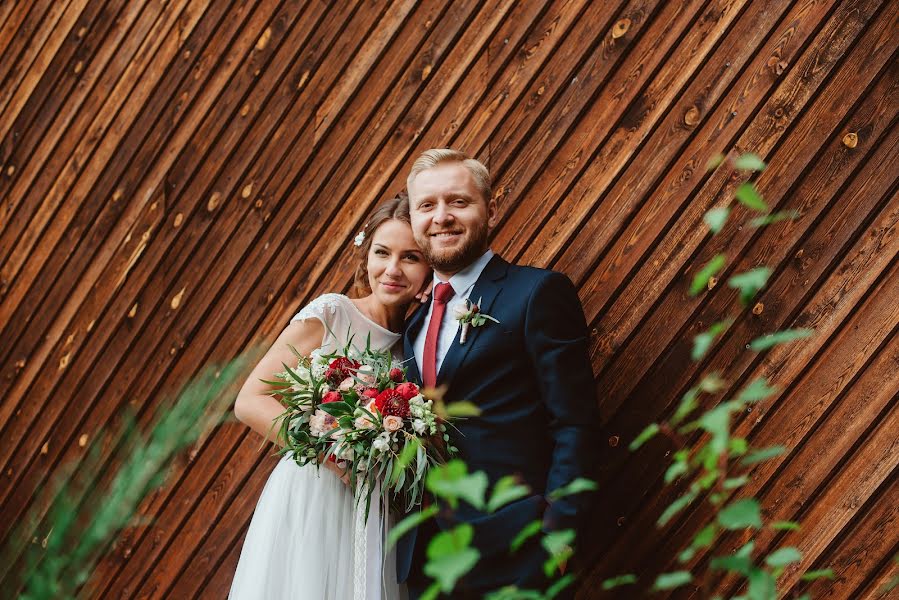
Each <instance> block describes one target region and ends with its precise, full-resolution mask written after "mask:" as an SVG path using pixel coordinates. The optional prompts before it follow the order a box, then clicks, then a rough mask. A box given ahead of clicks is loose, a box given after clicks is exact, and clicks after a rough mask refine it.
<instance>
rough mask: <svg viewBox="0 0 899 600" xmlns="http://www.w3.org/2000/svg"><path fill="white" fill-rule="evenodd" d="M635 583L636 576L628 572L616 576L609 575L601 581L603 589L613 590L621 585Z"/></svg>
mask: <svg viewBox="0 0 899 600" xmlns="http://www.w3.org/2000/svg"><path fill="white" fill-rule="evenodd" d="M634 583H637V577H636V576H635V575H633V574H630V573H628V574H627V575H619V576H618V577H611V578H609V579H606V580H605V581H603V582H602V585H601V586H600V587H602V589H603V591H606V592H607V591H609V590H614V589H615V588H617V587H621V586H623V585H631V584H634Z"/></svg>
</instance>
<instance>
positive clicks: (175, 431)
mask: <svg viewBox="0 0 899 600" xmlns="http://www.w3.org/2000/svg"><path fill="white" fill-rule="evenodd" d="M246 363H247V359H246V358H242V359H238V360H235V361H233V362H231V363H229V364H227V365H224V366H221V367H212V368H209V369H206V370H204V371H203V372H202V373H201V374H200V375H199V376H198V377H197V378H195V379H194V380H193V381H192V382H191V383H190V384H189V385H187V386H186V387H185V388H184V389H183V390H182V392H181V393H180V394H179V395H178V397H177V399H176V400H175V401H174V402H171V403H164V404H163V405H162V406H161V407H160V410H159V412H158V415H159V416H158V418H157V419H156V420H155V421H154V422H153V423H152V424H151V426H150V427H149V429H148V430H147V433H141V432H140V431H139V430H138V427H137V426H136V424H135V423H134V419H133V418H131V419H127V422H126V424H125V426H124V427H123V428H122V429H121V430H120V431H118V432H115V434H114V435H111V436H110V437H112V439H114V440H116V441H119V442H124V443H125V444H126V447H128V448H130V449H131V450H130V452H129V454H128V455H127V456H126V457H125V459H124V462H122V463H121V466H119V468H118V471H117V472H116V473H115V475H114V476H113V478H112V481H111V483H110V484H109V486H108V488H107V489H105V490H103V491H102V493H103V497H102V501H100V502H97V503H91V506H90V507H85V506H83V505H82V506H81V507H80V508H81V512H80V513H79V512H78V509H79V504H80V502H79V499H80V498H82V496H83V495H84V493H85V491H86V489H87V488H88V487H89V486H90V485H91V484H95V483H96V481H92V480H89V481H84V480H83V479H84V478H83V477H82V478H76V477H74V476H73V475H72V473H71V472H70V473H68V474H66V475H64V476H61V477H59V478H57V481H56V483H55V484H54V491H55V493H54V498H55V501H54V503H53V506H52V507H51V509H50V513H49V514H48V518H47V523H48V525H47V531H41V532H36V535H38V536H39V537H40V538H41V539H42V543H40V544H28V546H27V548H26V564H27V567H26V569H25V571H24V572H23V573H22V574H21V575H20V579H19V586H20V587H22V588H24V589H23V590H22V592H21V595H20V596H19V598H21V599H28V600H43V599H54V600H55V599H59V598H73V597H75V594H76V592H77V590H78V588H79V587H80V586H82V585H83V584H84V583H85V582H86V581H87V579H88V577H89V576H90V574H91V572H92V570H93V568H94V566H95V565H96V563H97V561H98V560H99V558H100V553H101V552H102V551H103V549H105V548H106V547H107V546H108V544H109V543H110V542H111V541H112V540H113V539H114V538H115V536H116V535H117V534H118V533H119V532H120V531H121V530H122V529H123V528H124V527H126V526H128V525H129V524H131V523H132V520H133V518H134V516H135V514H136V512H137V510H138V507H139V506H140V503H141V501H142V500H143V499H144V498H145V497H146V496H147V495H148V494H149V493H150V492H152V491H153V490H154V489H156V488H158V487H159V486H161V485H162V484H163V482H164V478H165V475H166V473H167V471H168V469H169V466H170V465H171V462H172V460H173V459H174V458H175V456H176V455H178V454H179V453H180V452H181V451H183V450H184V449H185V448H187V447H188V446H190V445H192V444H193V443H194V442H196V441H197V440H198V439H200V438H201V437H203V436H205V435H206V434H208V433H209V432H210V431H211V430H212V428H213V427H215V426H216V425H217V424H219V423H220V422H221V421H222V419H223V417H224V416H225V415H226V414H227V410H228V407H229V406H230V405H231V402H232V400H233V395H232V394H229V393H228V390H229V389H230V388H231V386H232V384H234V383H236V382H237V381H238V378H239V377H241V376H242V375H245V374H246V373H245V368H244V367H245V366H246ZM99 447H100V444H98V443H95V444H94V445H93V449H92V452H91V454H89V455H88V457H87V458H86V459H85V463H84V464H82V465H81V471H82V472H85V473H88V476H89V478H90V479H93V478H95V477H99V475H98V473H97V471H98V470H99V465H98V462H99V461H98V453H97V449H98V448H99ZM69 470H70V471H71V470H72V469H69ZM88 513H90V514H88ZM24 522H25V523H26V524H27V525H25V526H22V527H20V528H19V529H18V530H17V531H16V532H14V534H13V536H11V537H10V539H11V540H12V539H18V538H20V537H21V536H28V537H30V536H31V535H33V534H34V532H35V531H36V527H37V519H36V518H35V516H34V515H30V516H29V517H27V518H26V519H25V521H24ZM10 546H12V544H10ZM4 556H5V559H6V560H13V559H14V558H15V554H14V553H13V551H11V550H10V549H9V548H7V549H6V550H5V551H4Z"/></svg>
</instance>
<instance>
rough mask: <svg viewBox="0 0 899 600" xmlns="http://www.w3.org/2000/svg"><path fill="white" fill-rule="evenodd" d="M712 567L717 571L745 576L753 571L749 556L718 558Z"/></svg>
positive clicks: (713, 560) (734, 555) (714, 560)
mask: <svg viewBox="0 0 899 600" xmlns="http://www.w3.org/2000/svg"><path fill="white" fill-rule="evenodd" d="M710 566H711V568H712V569H713V570H716V571H733V572H734V573H739V574H741V575H743V576H746V575H749V572H750V571H751V570H752V560H751V559H750V558H749V557H748V556H741V555H737V554H733V555H731V556H716V557H715V558H713V559H712V561H711V563H710Z"/></svg>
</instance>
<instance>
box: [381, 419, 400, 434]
mask: <svg viewBox="0 0 899 600" xmlns="http://www.w3.org/2000/svg"><path fill="white" fill-rule="evenodd" d="M402 428H403V419H402V417H398V416H396V415H387V416H386V417H384V429H386V430H387V431H390V432H391V433H392V432H394V431H399V430H400V429H402Z"/></svg>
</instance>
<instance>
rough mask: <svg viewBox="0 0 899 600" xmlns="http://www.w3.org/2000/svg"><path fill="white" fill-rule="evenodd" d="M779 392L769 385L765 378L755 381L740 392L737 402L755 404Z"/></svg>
mask: <svg viewBox="0 0 899 600" xmlns="http://www.w3.org/2000/svg"><path fill="white" fill-rule="evenodd" d="M778 391H779V390H778V389H777V388H776V387H773V386H770V385H768V382H767V381H766V380H765V378H764V377H758V378H756V379H753V380H752V381H751V382H750V383H749V385H747V386H746V387H745V388H743V389H742V390H740V393H739V394H737V397H736V401H737V402H741V403H744V404H755V403H756V402H758V401H760V400H764V399H765V398H767V397H769V396H771V395H773V394H776V393H777V392H778Z"/></svg>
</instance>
